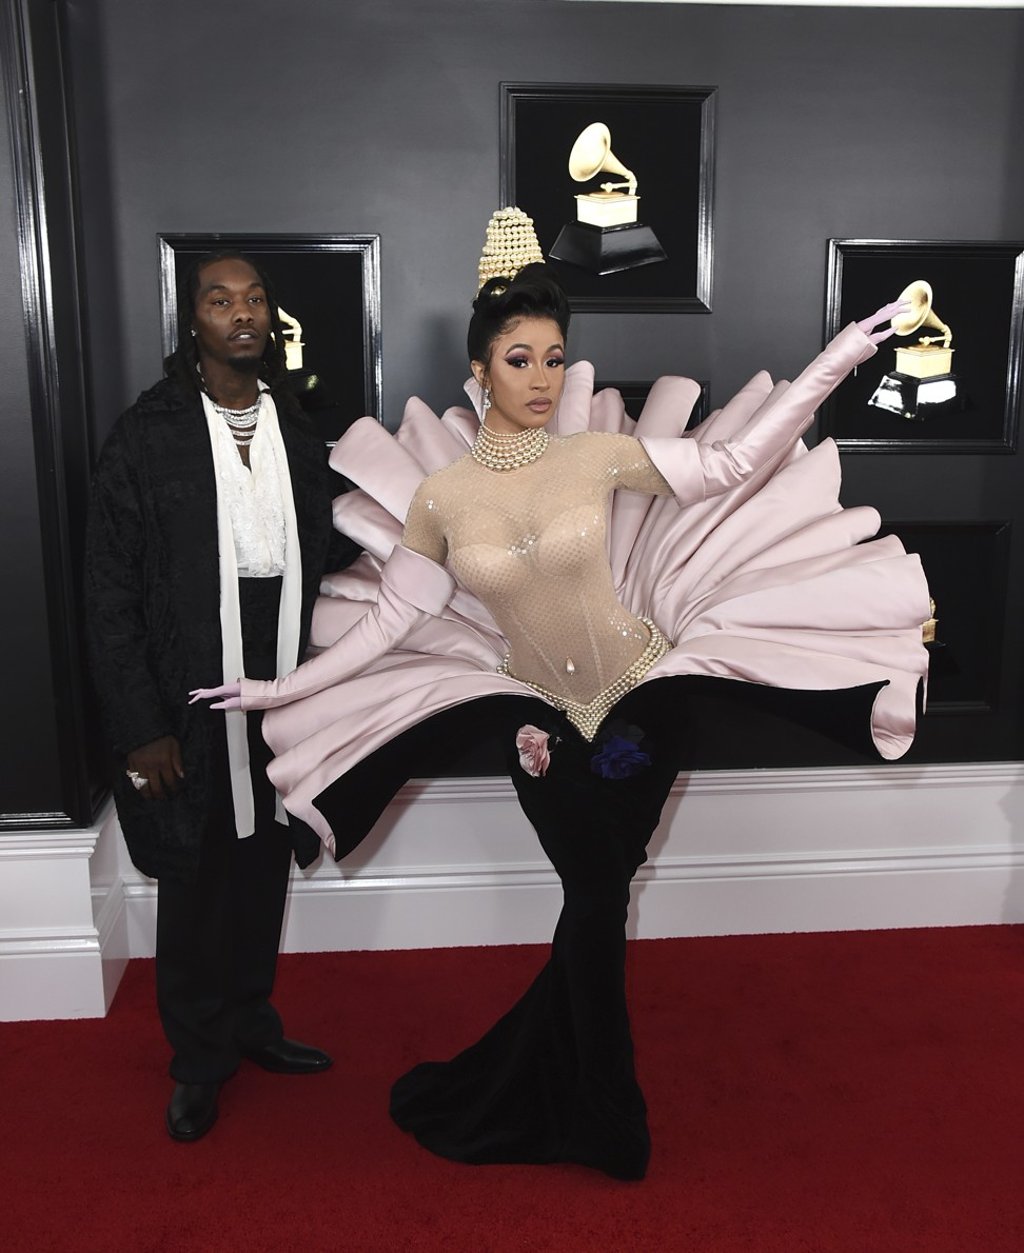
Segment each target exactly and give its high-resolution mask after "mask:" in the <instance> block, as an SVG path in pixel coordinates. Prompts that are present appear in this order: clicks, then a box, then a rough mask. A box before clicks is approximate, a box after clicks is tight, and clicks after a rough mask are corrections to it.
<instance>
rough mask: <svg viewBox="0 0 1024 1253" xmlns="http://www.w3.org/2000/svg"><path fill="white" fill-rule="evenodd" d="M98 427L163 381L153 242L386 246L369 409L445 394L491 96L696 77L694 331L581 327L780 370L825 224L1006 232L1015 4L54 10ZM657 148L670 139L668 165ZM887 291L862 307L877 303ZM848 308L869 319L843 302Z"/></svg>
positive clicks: (485, 198) (812, 289)
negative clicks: (81, 227)
mask: <svg viewBox="0 0 1024 1253" xmlns="http://www.w3.org/2000/svg"><path fill="white" fill-rule="evenodd" d="M70 9H71V28H72V33H73V46H72V53H73V54H75V63H76V69H77V71H78V82H77V83H76V87H77V99H78V109H77V111H78V129H79V143H80V145H81V157H82V161H81V169H82V174H81V178H82V192H83V203H84V206H85V212H86V220H85V241H86V255H87V259H88V263H89V274H88V278H89V287H90V292H91V298H90V302H91V310H92V317H91V319H90V322H91V325H92V327H93V328H94V332H95V329H96V328H102V334H95V343H94V358H95V362H96V365H97V367H98V368H97V369H96V370H95V375H96V383H95V399H96V412H97V422H98V424H99V425H100V427H101V428H105V426H107V425H109V423H110V422H111V420H112V418H113V416H114V413H115V411H116V410H118V408H119V407H121V406H123V405H124V404H125V403H127V402H128V401H130V400H131V399H132V398H133V397H134V395H135V394H136V393H137V392H138V391H139V390H140V389H141V388H142V387H143V386H145V385H147V384H148V383H150V382H151V381H152V380H153V378H154V376H155V375H156V374H157V373H158V371H159V358H160V338H159V324H158V315H157V289H156V264H155V242H154V237H155V235H156V233H157V232H158V231H172V232H173V231H214V230H216V231H224V232H233V231H238V232H246V231H264V230H274V231H286V232H287V231H296V232H300V231H312V232H317V231H322V232H331V231H356V232H361V231H368V232H377V233H379V234H380V235H381V237H382V247H383V317H384V324H383V329H384V389H385V391H384V416H385V418H386V420H387V421H388V422H389V424H392V423H393V422H395V421H396V420H397V417H398V415H399V413H400V408H401V405H402V404H403V402H404V399H405V398H406V396H408V395H409V394H411V393H414V392H416V393H419V394H421V395H423V396H424V398H425V399H427V400H428V401H429V402H430V403H431V404H434V405H445V404H449V403H452V402H453V401H455V400H457V399H458V398H459V396H460V392H459V387H460V384H461V381H462V379H463V377H464V375H465V364H464V361H463V356H462V343H463V332H464V326H465V321H466V316H467V309H468V302H469V300H470V299H471V297H472V294H473V291H474V286H475V275H476V270H475V265H476V259H477V255H478V252H479V247H480V245H481V244H482V241H483V232H484V226H485V224H486V221H487V217H488V215H489V214H490V211H491V210H492V208H494V207H496V204H497V198H498V83H499V81H500V80H503V79H504V80H510V81H551V82H557V81H560V80H561V81H576V82H664V83H681V84H685V83H701V84H704V83H708V84H716V85H717V86H718V88H719V96H718V142H717V160H718V171H717V213H716V222H715V292H714V315H713V316H711V317H707V316H695V315H690V316H687V315H666V314H656V315H631V316H629V317H628V318H625V317H621V316H617V315H610V314H591V315H589V316H580V317H579V319H578V323H577V326H576V330H575V334H574V337H573V344H572V352H573V354H574V355H578V356H580V355H581V356H587V357H590V358H591V359H593V360H595V362H597V363H598V365H599V369H600V372H601V373H602V374H603V375H604V376H605V377H609V378H649V377H654V376H655V375H657V374H658V373H664V372H666V371H669V370H671V371H676V372H685V373H689V374H693V375H695V376H697V377H706V378H710V379H711V381H712V388H713V393H714V394H713V399H716V398H717V399H718V400H720V399H722V398H725V397H727V396H728V395H730V394H731V393H732V391H734V390H735V389H736V387H737V386H738V385H739V384H740V383H741V382H742V381H743V380H744V378H745V376H746V375H747V374H749V373H751V372H752V371H753V370H754V369H755V368H758V367H766V368H768V369H770V370H772V371H773V372H775V371H777V372H780V373H787V372H791V371H792V370H794V369H795V368H796V367H798V366H799V364H801V363H802V361H803V360H804V359H805V358H806V357H807V356H808V355H810V354H813V352H814V351H815V350H816V349H817V348H818V346H819V345H820V341H821V324H822V301H823V287H824V270H825V240H826V238H827V237H828V236H830V235H831V236H840V237H844V236H845V237H857V236H861V237H879V238H900V237H903V238H950V239H957V238H986V237H991V238H1001V237H1002V238H1006V237H1014V236H1019V235H1020V234H1021V233H1022V231H1024V196H1022V182H1021V173H1020V162H1019V143H1018V137H1017V133H1016V132H1017V127H1018V124H1019V119H1020V117H1022V116H1024V99H1022V97H1021V91H1022V87H1021V85H1020V84H1021V82H1022V81H1024V80H1022V76H1021V74H1020V72H1019V71H1020V65H1021V55H1020V54H1021V39H1022V33H1024V20H1022V15H1021V14H1019V13H1014V12H999V11H988V12H985V11H981V12H962V11H933V12H929V13H928V14H927V15H926V16H922V15H921V14H920V13H900V12H895V11H891V10H885V9H860V10H854V9H808V8H793V9H779V8H771V9H758V8H745V7H744V8H734V7H714V6H690V5H668V4H651V5H636V4H628V5H616V4H607V3H600V4H586V3H574V4H570V3H559V2H558V0H517V2H515V3H510V2H504V3H497V2H491V0H346V2H345V3H344V4H339V3H337V2H336V0H292V3H288V4H284V5H282V4H281V3H280V2H279V0H249V2H248V3H246V4H245V5H244V6H236V5H228V4H224V3H210V2H209V0H175V3H173V4H168V3H166V0H71V3H70ZM669 152H670V148H667V152H666V155H668V153H669ZM887 296H888V293H879V302H880V303H881V299H882V298H884V297H887ZM865 312H868V311H865Z"/></svg>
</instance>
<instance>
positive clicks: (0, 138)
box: [0, 113, 59, 814]
mask: <svg viewBox="0 0 1024 1253" xmlns="http://www.w3.org/2000/svg"><path fill="white" fill-rule="evenodd" d="M11 138H12V136H11V129H10V119H9V118H8V117H7V114H6V113H3V114H2V115H0V206H2V208H0V215H2V216H0V378H2V379H3V399H2V404H0V449H2V455H0V547H2V551H3V570H4V582H5V584H6V586H7V587H8V589H9V594H8V597H7V600H6V604H5V605H4V607H3V609H2V610H0V656H2V657H4V658H6V659H7V660H6V662H5V665H4V724H5V726H6V727H7V733H5V735H4V766H3V771H2V772H0V813H4V814H21V813H33V812H36V811H40V810H43V811H46V810H50V809H52V808H54V806H55V804H56V803H57V802H58V800H59V797H57V796H55V789H54V787H53V772H54V771H55V770H57V769H58V763H59V755H58V751H57V737H56V731H55V727H54V720H53V709H54V692H53V682H52V672H51V665H50V647H49V645H50V639H49V630H48V626H47V622H48V617H47V607H46V583H45V579H44V574H43V547H42V541H41V539H40V534H39V495H38V491H37V488H36V458H35V440H34V435H33V428H32V405H31V398H30V394H29V381H28V357H27V346H26V342H25V323H24V311H23V307H22V297H21V265H20V260H21V259H20V252H19V244H18V220H17V198H16V194H15V179H14V170H13V168H12V150H11ZM14 728H17V731H16V732H15V731H14Z"/></svg>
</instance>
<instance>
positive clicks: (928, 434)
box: [820, 239, 1024, 453]
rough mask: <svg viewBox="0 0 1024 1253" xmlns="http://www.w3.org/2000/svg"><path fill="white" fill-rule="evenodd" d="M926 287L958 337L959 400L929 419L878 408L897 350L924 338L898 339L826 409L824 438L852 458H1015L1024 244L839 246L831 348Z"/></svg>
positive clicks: (1023, 336) (831, 256) (833, 253)
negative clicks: (885, 306) (911, 290)
mask: <svg viewBox="0 0 1024 1253" xmlns="http://www.w3.org/2000/svg"><path fill="white" fill-rule="evenodd" d="M917 279H925V280H927V281H928V282H929V283H930V284H931V286H932V291H933V296H934V305H933V308H934V310H935V312H936V314H937V315H938V316H939V317H940V318H941V320H942V321H943V322H945V323H947V324H948V325H949V326H950V327H951V329H952V331H953V340H952V347H953V350H954V353H953V372H952V374H953V378H954V379H955V390H956V396H955V398H954V399H953V400H952V401H951V402H950V403H949V404H948V405H947V406H936V407H935V410H934V411H933V413H932V414H931V415H930V416H927V417H923V418H922V419H921V420H908V419H907V418H906V417H904V416H903V415H902V414H901V413H898V412H887V411H885V410H884V409H881V408H877V407H875V406H873V405H871V404H869V401H870V399H871V397H872V395H873V394H874V393H875V389H876V388H877V387H878V385H879V384H880V383H881V382H882V380H883V378H885V377H886V376H892V375H893V373H894V369H895V353H894V348H895V346H896V345H899V344H902V345H909V344H910V343H912V342H913V339H914V337H913V336H911V337H907V338H904V339H900V338H898V337H896V336H893V337H892V339H890V340H887V341H886V342H885V343H883V344H882V345H880V347H879V350H878V352H877V353H876V355H875V356H874V357H873V358H872V359H871V360H870V361H867V362H865V363H864V364H863V365H861V366H860V367H859V368H858V370H857V372H856V375H851V376H850V377H849V378H847V379H846V380H845V381H844V382H843V383H842V384H841V385H840V386H839V387H838V388H837V389H836V391H835V392H834V393H833V394H832V396H831V397H830V398H829V399H828V401H826V403H825V404H824V405H823V406H822V409H821V414H820V417H821V433H822V434H823V435H827V436H831V437H832V438H833V439H835V441H836V442H837V444H838V445H839V447H840V448H842V449H844V450H848V451H850V452H912V453H924V452H945V453H949V452H954V453H955V452H965V453H1012V452H1014V451H1015V450H1016V447H1017V438H1018V428H1019V424H1020V405H1021V352H1022V343H1024V242H1021V241H1019V240H1018V241H1012V240H963V241H950V240H905V239H904V240H898V239H830V240H829V241H828V278H827V287H826V305H825V338H826V340H828V339H831V338H832V336H833V335H834V334H836V333H837V331H839V330H840V329H841V328H842V327H843V326H844V325H846V324H847V323H848V322H851V321H853V320H855V319H859V318H863V317H865V316H867V315H868V314H870V313H871V311H872V310H873V309H875V308H877V307H878V306H879V305H880V304H881V303H882V302H883V301H885V300H894V299H895V298H896V297H897V296H898V295H899V294H900V292H902V291H903V290H904V288H905V287H906V286H907V285H908V284H909V283H912V282H914V281H915V280H917ZM924 329H925V328H922V330H924ZM929 333H932V334H934V333H935V332H934V331H931V332H929ZM905 377H906V376H905V375H897V376H896V378H899V379H905ZM893 382H895V379H894V380H893ZM909 386H910V388H911V391H910V392H909V393H907V394H908V395H909V396H911V397H913V396H914V395H915V392H914V390H913V389H914V384H912V383H911V384H910V385H909ZM909 403H910V404H911V406H912V405H913V401H912V400H911V401H910V402H909ZM907 412H915V411H914V410H913V408H912V407H911V408H908V410H907ZM916 412H917V414H918V416H920V414H922V413H925V412H927V410H926V409H925V408H924V406H922V407H921V409H920V410H918V411H916Z"/></svg>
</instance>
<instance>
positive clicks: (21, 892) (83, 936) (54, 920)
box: [0, 804, 129, 1022]
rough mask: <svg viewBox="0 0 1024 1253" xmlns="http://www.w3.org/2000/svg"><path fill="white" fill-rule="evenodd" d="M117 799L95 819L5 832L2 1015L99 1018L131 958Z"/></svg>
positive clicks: (1, 845) (0, 845)
mask: <svg viewBox="0 0 1024 1253" xmlns="http://www.w3.org/2000/svg"><path fill="white" fill-rule="evenodd" d="M121 844H122V840H121V833H120V829H119V828H118V826H117V819H116V815H115V814H114V808H113V805H111V804H108V805H107V806H106V807H105V809H104V811H103V813H102V814H101V816H100V819H99V820H98V822H97V823H96V825H95V826H93V827H89V828H77V829H75V830H72V831H44V830H28V831H15V832H10V833H5V834H3V835H2V836H0V1021H4V1022H10V1021H14V1020H17V1019H26V1018H98V1017H102V1016H103V1015H104V1014H105V1013H106V1012H107V1009H108V1008H109V1006H110V1002H111V1000H112V999H113V996H114V993H115V991H116V990H117V985H118V983H119V981H120V978H121V975H122V973H123V971H124V968H125V965H126V964H127V962H128V958H129V952H128V945H127V915H126V913H125V908H124V891H123V887H122V879H121V869H122V867H121V857H120V853H119V851H118V846H119V845H121Z"/></svg>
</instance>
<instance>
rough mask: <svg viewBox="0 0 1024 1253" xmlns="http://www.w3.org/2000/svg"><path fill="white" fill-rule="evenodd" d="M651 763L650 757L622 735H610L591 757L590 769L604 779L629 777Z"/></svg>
mask: <svg viewBox="0 0 1024 1253" xmlns="http://www.w3.org/2000/svg"><path fill="white" fill-rule="evenodd" d="M650 764H651V759H650V757H649V756H648V755H647V754H646V753H645V752H643V751H642V750H641V749H639V748H637V746H636V743H635V742H634V741H633V740H627V739H625V738H624V737H623V736H621V735H610V736H609V737H608V739H607V740H605V742H604V744H603V745H602V746H601V751H600V752H598V753H595V754H594V756H593V757H591V759H590V769H591V770H592V771H593V773H594V774H599V775H600V776H601V778H602V779H628V778H630V777H631V776H632V775H634V774H639V773H640V771H641V770H644V769H646V768H647V767H648V766H649V765H650Z"/></svg>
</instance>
